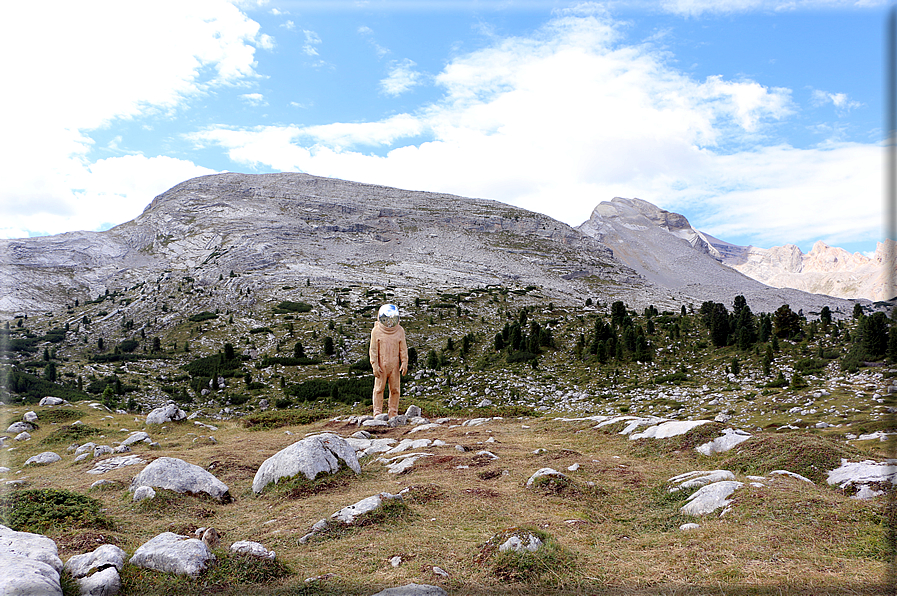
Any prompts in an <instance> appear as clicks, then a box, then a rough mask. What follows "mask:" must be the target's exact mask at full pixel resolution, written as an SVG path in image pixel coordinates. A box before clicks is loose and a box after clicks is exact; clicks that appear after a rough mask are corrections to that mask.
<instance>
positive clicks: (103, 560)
mask: <svg viewBox="0 0 897 596" xmlns="http://www.w3.org/2000/svg"><path fill="white" fill-rule="evenodd" d="M126 556H127V554H126V553H125V551H123V550H122V549H120V548H119V547H117V546H115V545H114V544H104V545H103V546H100V547H97V548H96V550H94V551H92V552H89V553H84V554H83V555H75V556H73V557H71V558H70V559H69V560H68V561H66V562H65V568H66V569H67V570H68V572H69V573H71V574H72V577H74V578H79V577H85V576H88V575H90V574H91V573H93V572H95V571H98V570H101V569H103V568H105V567H110V566H111V567H114V568H115V569H118V570H119V571H120V570H121V568H122V565H124V564H125V557H126Z"/></svg>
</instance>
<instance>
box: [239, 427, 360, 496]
mask: <svg viewBox="0 0 897 596" xmlns="http://www.w3.org/2000/svg"><path fill="white" fill-rule="evenodd" d="M340 462H342V463H340ZM343 464H345V465H346V466H348V467H349V469H351V470H352V471H353V472H355V473H356V474H360V473H361V466H360V465H359V463H358V458H357V457H356V455H355V449H354V448H353V447H352V446H351V445H350V444H349V443H347V442H346V440H345V439H343V438H342V437H340V436H338V435H334V434H332V433H324V434H320V435H315V436H312V437H306V438H305V439H302V440H301V441H297V442H296V443H293V444H292V445H290V446H289V447H286V448H285V449H282V450H281V451H279V452H277V453H275V454H274V455H272V456H271V457H269V458H268V459H266V460H265V461H264V462H263V463H262V465H261V466H259V469H258V472H256V474H255V478H254V479H253V481H252V490H253V491H254V492H256V493H260V492H262V490H264V488H265V487H266V486H268V484H270V483H272V482H275V483H276V482H277V481H279V480H280V479H281V478H292V477H293V476H296V475H297V474H303V475H304V476H305V477H306V478H307V479H309V480H314V479H315V478H316V477H317V476H318V474H333V473H334V472H336V471H338V470H339V469H340V466H341V465H343Z"/></svg>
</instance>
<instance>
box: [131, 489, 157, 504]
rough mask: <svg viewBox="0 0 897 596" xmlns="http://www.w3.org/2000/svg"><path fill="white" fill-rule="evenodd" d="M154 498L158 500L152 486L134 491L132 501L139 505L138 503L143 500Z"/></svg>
mask: <svg viewBox="0 0 897 596" xmlns="http://www.w3.org/2000/svg"><path fill="white" fill-rule="evenodd" d="M154 498H156V491H154V490H153V487H151V486H138V487H137V488H136V489H135V490H134V496H133V497H132V500H133V501H134V502H135V503H137V502H139V501H142V500H144V499H154Z"/></svg>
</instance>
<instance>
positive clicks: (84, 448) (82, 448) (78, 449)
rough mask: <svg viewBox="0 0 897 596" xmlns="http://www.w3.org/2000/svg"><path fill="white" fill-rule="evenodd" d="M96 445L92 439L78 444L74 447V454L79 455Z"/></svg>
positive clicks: (91, 449)
mask: <svg viewBox="0 0 897 596" xmlns="http://www.w3.org/2000/svg"><path fill="white" fill-rule="evenodd" d="M96 446H97V444H96V443H94V442H93V441H88V442H87V443H84V444H83V445H80V446H78V447H76V448H75V455H81V454H83V453H88V452H92V451H93V449H94V447H96Z"/></svg>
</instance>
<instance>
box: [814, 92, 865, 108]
mask: <svg viewBox="0 0 897 596" xmlns="http://www.w3.org/2000/svg"><path fill="white" fill-rule="evenodd" d="M810 101H811V103H812V104H813V105H814V106H817V107H819V106H823V105H827V104H832V105H833V106H835V108H836V109H837V110H838V112H839V113H847V112H849V111H850V110H853V109H855V108H859V107H862V105H863V104H862V103H860V102H858V101H854V100H852V99H850V98H849V97H848V96H847V94H846V93H829V92H828V91H820V90H819V89H813V92H812V94H811V96H810Z"/></svg>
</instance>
